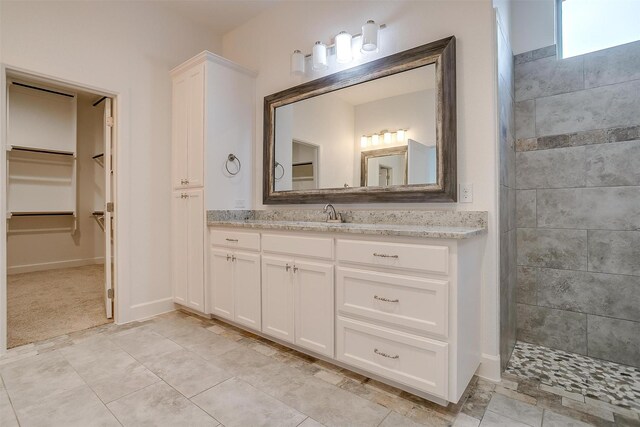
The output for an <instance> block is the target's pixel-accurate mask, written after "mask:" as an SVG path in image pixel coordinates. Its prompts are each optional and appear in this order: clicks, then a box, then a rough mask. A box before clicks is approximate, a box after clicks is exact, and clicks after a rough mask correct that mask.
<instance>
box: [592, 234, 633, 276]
mask: <svg viewBox="0 0 640 427" xmlns="http://www.w3.org/2000/svg"><path fill="white" fill-rule="evenodd" d="M589 271H598V272H601V273H614V274H630V275H635V276H640V231H600V230H589Z"/></svg>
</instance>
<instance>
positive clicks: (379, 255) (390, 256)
mask: <svg viewBox="0 0 640 427" xmlns="http://www.w3.org/2000/svg"><path fill="white" fill-rule="evenodd" d="M373 256H377V257H380V258H395V259H398V258H400V257H399V256H398V255H387V254H378V253H374V254H373Z"/></svg>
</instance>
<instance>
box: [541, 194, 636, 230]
mask: <svg viewBox="0 0 640 427" xmlns="http://www.w3.org/2000/svg"><path fill="white" fill-rule="evenodd" d="M536 211H537V224H538V227H543V228H578V229H589V230H594V229H595V230H638V229H640V187H593V188H567V189H554V190H537V205H536Z"/></svg>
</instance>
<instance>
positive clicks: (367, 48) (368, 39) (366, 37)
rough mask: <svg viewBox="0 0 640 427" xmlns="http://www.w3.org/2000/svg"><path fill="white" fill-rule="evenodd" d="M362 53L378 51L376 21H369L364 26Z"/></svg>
mask: <svg viewBox="0 0 640 427" xmlns="http://www.w3.org/2000/svg"><path fill="white" fill-rule="evenodd" d="M360 50H361V51H362V52H364V53H367V52H375V51H376V50H378V24H376V23H375V21H372V20H368V21H367V23H366V24H364V25H363V26H362V48H361V49H360Z"/></svg>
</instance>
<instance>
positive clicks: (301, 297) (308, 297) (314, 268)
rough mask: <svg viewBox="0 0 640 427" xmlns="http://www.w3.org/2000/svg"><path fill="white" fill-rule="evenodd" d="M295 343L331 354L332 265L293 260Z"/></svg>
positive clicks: (327, 354)
mask: <svg viewBox="0 0 640 427" xmlns="http://www.w3.org/2000/svg"><path fill="white" fill-rule="evenodd" d="M293 271H294V274H293V276H294V294H295V309H294V310H295V318H296V321H295V336H296V341H295V343H296V344H298V345H299V346H301V347H305V348H308V349H309V350H313V351H315V352H317V353H320V354H324V355H326V356H329V357H333V342H334V328H333V321H334V300H333V265H331V264H325V263H315V262H308V261H299V260H296V261H295V263H294V268H293Z"/></svg>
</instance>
